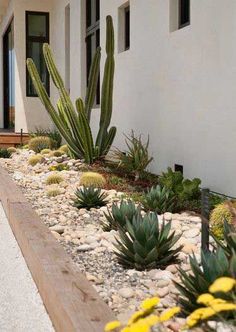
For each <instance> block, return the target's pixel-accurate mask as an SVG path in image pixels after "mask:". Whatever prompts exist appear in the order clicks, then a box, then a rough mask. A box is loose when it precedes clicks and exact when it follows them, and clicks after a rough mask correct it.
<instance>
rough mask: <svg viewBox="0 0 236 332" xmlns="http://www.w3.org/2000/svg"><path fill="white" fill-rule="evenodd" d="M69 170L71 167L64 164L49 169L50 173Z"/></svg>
mask: <svg viewBox="0 0 236 332" xmlns="http://www.w3.org/2000/svg"><path fill="white" fill-rule="evenodd" d="M69 169H70V167H69V166H68V165H66V164H62V163H60V164H57V165H55V166H50V167H49V170H50V171H58V172H61V171H68V170H69Z"/></svg>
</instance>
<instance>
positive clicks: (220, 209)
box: [210, 201, 236, 239]
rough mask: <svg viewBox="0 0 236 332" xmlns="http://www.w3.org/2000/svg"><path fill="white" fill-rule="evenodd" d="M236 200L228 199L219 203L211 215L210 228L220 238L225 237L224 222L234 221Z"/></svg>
mask: <svg viewBox="0 0 236 332" xmlns="http://www.w3.org/2000/svg"><path fill="white" fill-rule="evenodd" d="M235 208H236V202H230V201H226V202H224V203H221V204H219V205H217V206H216V207H215V208H214V210H213V211H212V212H211V215H210V229H211V232H212V234H214V235H215V236H216V237H217V238H218V239H223V233H224V222H225V221H226V222H227V223H228V224H231V223H232V222H233V218H234V217H235V211H236V210H235Z"/></svg>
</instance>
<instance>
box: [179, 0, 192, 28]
mask: <svg viewBox="0 0 236 332" xmlns="http://www.w3.org/2000/svg"><path fill="white" fill-rule="evenodd" d="M187 1H188V2H189V6H188V7H189V8H188V21H187V22H185V23H181V17H182V5H183V3H182V0H179V6H178V7H179V29H182V28H185V27H187V26H188V25H190V22H191V16H190V15H191V9H190V7H191V0H187Z"/></svg>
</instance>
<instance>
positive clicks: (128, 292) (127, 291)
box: [118, 287, 134, 299]
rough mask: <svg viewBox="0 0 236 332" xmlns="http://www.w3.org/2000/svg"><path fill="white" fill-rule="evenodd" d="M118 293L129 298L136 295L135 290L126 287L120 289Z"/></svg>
mask: <svg viewBox="0 0 236 332" xmlns="http://www.w3.org/2000/svg"><path fill="white" fill-rule="evenodd" d="M118 294H119V295H120V296H122V297H123V298H124V299H129V298H131V297H133V296H134V291H133V290H132V289H131V288H128V287H125V288H121V289H120V290H119V291H118Z"/></svg>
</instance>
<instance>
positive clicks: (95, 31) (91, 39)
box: [86, 0, 100, 105]
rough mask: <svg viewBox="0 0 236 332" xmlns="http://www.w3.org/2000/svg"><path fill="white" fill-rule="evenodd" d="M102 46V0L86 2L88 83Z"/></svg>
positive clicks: (98, 86) (87, 0) (98, 92)
mask: <svg viewBox="0 0 236 332" xmlns="http://www.w3.org/2000/svg"><path fill="white" fill-rule="evenodd" d="M99 46H100V0H86V62H87V67H86V70H87V83H88V79H89V72H90V68H91V65H92V61H93V57H94V55H95V53H96V49H97V48H98V47H99ZM96 104H97V105H99V104H100V77H99V79H98V85H97V94H96Z"/></svg>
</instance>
